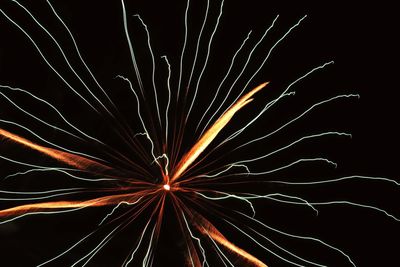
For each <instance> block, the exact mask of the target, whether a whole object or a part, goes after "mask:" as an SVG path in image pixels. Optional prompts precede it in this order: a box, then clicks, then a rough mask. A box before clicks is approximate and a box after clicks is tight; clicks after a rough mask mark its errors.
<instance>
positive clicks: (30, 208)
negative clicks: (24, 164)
mask: <svg viewBox="0 0 400 267" xmlns="http://www.w3.org/2000/svg"><path fill="white" fill-rule="evenodd" d="M137 194H139V193H137ZM143 194H144V192H143ZM136 197H137V196H135V194H134V193H131V194H120V195H112V196H105V197H99V198H95V199H90V200H84V201H52V202H42V203H34V204H25V205H21V206H16V207H13V208H8V209H3V210H0V217H9V216H19V215H20V214H27V213H28V212H31V213H36V211H43V210H44V211H45V210H57V209H74V208H86V207H102V206H109V205H116V204H118V203H119V202H121V201H124V200H126V199H132V200H133V199H135V198H136Z"/></svg>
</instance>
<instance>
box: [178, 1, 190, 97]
mask: <svg viewBox="0 0 400 267" xmlns="http://www.w3.org/2000/svg"><path fill="white" fill-rule="evenodd" d="M189 5H190V0H187V3H186V9H185V19H184V25H185V26H184V28H185V30H184V31H185V33H184V37H183V45H182V52H181V55H180V59H179V78H178V87H177V90H176V102H178V101H179V95H180V92H181V90H182V88H181V83H182V72H183V58H184V55H185V52H186V45H187V38H188V36H187V35H188V12H189Z"/></svg>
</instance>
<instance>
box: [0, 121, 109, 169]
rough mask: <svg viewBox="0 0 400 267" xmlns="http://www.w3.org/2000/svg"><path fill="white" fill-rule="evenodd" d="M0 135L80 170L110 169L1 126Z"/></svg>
mask: <svg viewBox="0 0 400 267" xmlns="http://www.w3.org/2000/svg"><path fill="white" fill-rule="evenodd" d="M0 137H3V138H7V139H9V140H12V141H14V142H16V143H18V144H21V145H23V146H26V147H28V148H31V149H33V150H36V151H38V152H41V153H43V154H45V155H47V156H49V157H51V158H53V159H56V160H58V161H60V162H62V163H65V164H67V165H70V166H72V167H75V168H77V169H80V170H90V169H92V170H96V169H97V170H101V171H105V170H109V169H111V167H108V166H106V165H104V164H101V163H98V162H96V161H93V160H90V159H87V158H84V157H82V156H78V155H74V154H71V153H68V152H64V151H61V150H57V149H54V148H48V147H44V146H41V145H38V144H35V143H33V142H31V141H29V140H27V139H25V138H22V137H20V136H18V135H16V134H12V133H10V132H8V131H6V130H3V129H1V128H0Z"/></svg>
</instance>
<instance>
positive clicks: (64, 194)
mask: <svg viewBox="0 0 400 267" xmlns="http://www.w3.org/2000/svg"><path fill="white" fill-rule="evenodd" d="M87 191H88V190H81V191H73V192H64V193H58V194H53V195H48V196H40V197H38V196H36V197H24V198H18V197H11V198H4V197H0V201H32V200H42V199H48V198H55V197H60V196H68V195H74V194H79V193H83V192H87ZM0 193H4V191H0ZM27 193H28V192H25V195H26V194H27ZM39 193H40V192H33V194H39ZM8 194H10V193H8ZM13 194H18V192H15V193H13ZM43 194H44V193H43Z"/></svg>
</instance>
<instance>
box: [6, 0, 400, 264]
mask: <svg viewBox="0 0 400 267" xmlns="http://www.w3.org/2000/svg"><path fill="white" fill-rule="evenodd" d="M129 4H131V3H129V2H128V1H123V0H122V1H121V2H119V3H118V6H117V8H115V10H112V11H110V13H112V12H114V11H115V12H116V15H115V19H116V20H117V21H118V22H119V24H117V25H118V26H117V27H116V29H114V30H113V31H109V33H111V32H113V33H112V35H111V36H109V35H106V36H107V37H106V38H105V39H103V40H102V41H103V42H106V47H108V48H109V47H111V46H114V47H117V48H118V49H116V50H120V51H121V52H120V51H115V52H112V53H110V54H107V55H104V54H101V55H96V56H93V58H90V59H86V53H84V52H83V51H84V50H88V48H87V47H85V49H83V48H82V47H81V46H80V45H78V43H79V40H80V39H81V38H76V36H75V34H76V33H75V32H76V31H74V30H73V29H76V28H77V27H78V26H77V25H76V24H73V22H72V21H71V22H70V21H66V18H65V17H66V16H65V15H64V14H63V13H64V11H61V10H63V9H61V6H62V5H63V4H62V3H57V4H55V3H54V5H53V3H52V2H51V1H42V3H35V4H32V3H28V2H27V3H25V2H22V1H9V3H8V4H5V5H4V6H0V8H1V9H0V12H1V15H2V18H3V19H2V24H7V25H10V26H12V27H10V31H11V29H12V30H13V31H14V32H17V34H18V36H19V37H15V38H16V39H15V40H24V46H28V45H27V44H28V43H30V46H29V47H32V48H33V50H34V51H35V53H34V54H35V56H34V59H33V60H35V61H38V59H40V60H41V62H42V64H41V65H40V64H39V63H38V65H40V66H39V67H38V68H40V70H42V69H43V71H44V72H46V71H45V70H46V69H47V70H50V72H51V75H52V76H51V78H50V76H49V77H44V78H43V79H42V85H43V86H44V87H49V85H51V86H54V87H52V88H48V89H47V90H43V91H38V90H34V89H32V88H29V87H30V84H29V83H28V84H24V83H23V82H22V81H21V84H1V85H0V97H1V101H2V102H1V103H2V107H6V108H4V109H3V108H2V117H0V122H1V126H0V138H1V141H2V143H1V153H0V159H1V161H2V164H3V165H2V166H4V167H2V173H1V174H2V177H1V178H2V181H1V187H0V197H1V198H0V200H1V204H2V206H1V210H0V219H1V221H0V225H1V227H8V228H4V229H6V230H7V232H12V229H13V227H21V225H22V226H23V225H24V224H30V225H31V226H29V227H28V228H27V229H32V228H35V227H36V225H37V227H38V229H44V228H43V226H42V227H40V225H42V224H46V221H47V222H50V223H47V227H49V228H48V229H49V231H54V233H55V234H57V236H56V237H52V236H51V234H46V235H45V236H46V237H44V238H45V239H48V240H50V237H52V238H53V240H56V241H54V242H56V243H57V246H52V247H51V248H48V247H47V248H46V252H47V253H48V254H47V255H44V254H43V250H42V251H41V252H40V253H35V252H34V251H33V252H32V254H35V255H34V256H32V258H33V260H32V261H29V263H28V264H29V265H35V266H86V265H90V266H110V265H112V266H114V265H115V266H119V265H123V266H153V265H156V266H166V265H168V266H170V265H174V266H183V265H187V266H281V265H283V266H327V265H331V264H333V263H332V262H334V263H335V264H336V262H338V263H337V264H338V265H341V266H342V265H346V266H356V264H357V262H356V261H355V260H354V259H353V257H352V255H351V253H348V252H347V251H346V250H345V249H343V248H341V247H340V246H337V245H335V244H334V243H331V242H328V241H325V240H323V239H322V238H319V237H315V236H313V235H309V234H296V233H295V232H296V231H294V230H293V231H292V230H283V229H290V228H289V227H280V225H281V224H282V222H284V223H286V224H287V225H288V226H291V225H293V222H292V221H293V219H294V218H296V216H299V215H300V216H302V217H303V216H304V217H306V218H305V219H304V218H296V223H295V224H300V225H304V224H308V223H314V225H315V221H314V222H312V221H313V220H315V218H318V216H319V212H320V209H323V207H325V206H336V205H341V206H350V207H352V208H353V209H355V210H358V209H361V210H363V212H369V213H371V214H374V215H373V216H381V218H382V220H392V221H394V222H396V223H397V221H399V220H400V219H399V216H398V215H396V213H395V212H391V211H390V210H387V209H382V208H381V207H380V205H375V204H374V201H373V200H371V199H368V198H367V199H364V198H363V197H359V198H357V197H356V198H354V197H349V195H346V194H343V197H342V198H341V194H334V192H337V190H340V191H341V192H343V191H346V190H347V188H348V185H349V184H356V185H357V186H358V185H360V187H362V186H364V184H365V183H370V184H372V185H373V186H375V185H379V186H380V185H384V186H387V187H389V190H387V191H385V192H388V193H391V192H394V191H395V190H398V189H397V186H398V185H399V183H398V182H397V181H396V180H393V179H389V178H384V177H371V176H362V175H344V176H337V174H336V176H333V171H334V168H332V167H336V163H335V162H334V161H332V160H331V159H330V158H328V157H325V156H321V154H320V153H321V149H320V148H319V147H318V149H316V147H315V145H311V144H315V142H316V140H319V142H321V143H324V142H323V140H324V139H327V138H329V139H330V140H333V141H332V142H336V141H338V140H341V139H344V138H349V137H351V134H350V133H347V132H344V131H343V132H342V131H337V130H335V129H332V128H330V123H326V121H328V120H329V119H328V115H326V116H325V115H323V116H321V115H319V116H315V114H316V113H317V114H320V113H323V112H325V111H326V110H327V108H326V107H328V108H329V107H332V104H334V103H342V105H343V107H344V104H343V102H349V101H354V100H356V99H358V98H359V95H358V94H352V93H346V94H343V93H339V94H337V95H330V96H328V97H327V96H326V94H325V95H324V94H321V95H319V94H315V95H313V96H312V97H310V96H307V99H301V101H300V100H299V99H298V98H297V99H296V97H297V95H296V96H295V91H297V90H298V88H299V87H300V88H301V87H304V84H306V85H307V86H308V84H307V83H308V82H309V80H310V78H311V77H315V76H316V77H318V75H322V74H321V73H323V72H324V71H325V68H328V67H330V66H331V65H332V64H333V61H326V62H319V63H318V64H315V65H312V66H311V67H309V68H308V69H306V70H304V67H303V71H301V72H299V71H296V73H295V74H293V73H290V74H289V73H288V74H287V76H288V77H290V78H291V79H289V81H288V79H287V78H285V79H282V78H280V76H279V75H274V74H273V73H274V71H273V70H272V68H273V66H274V62H276V61H277V60H278V59H277V58H276V56H275V54H276V53H277V50H279V49H280V48H281V47H282V49H283V48H284V47H286V46H288V43H290V42H289V41H288V40H287V39H289V38H291V36H292V35H298V34H299V33H298V31H299V27H301V26H302V23H304V21H305V20H306V16H299V17H298V18H297V19H296V20H294V21H291V22H290V23H291V24H288V23H289V22H287V21H285V20H283V22H282V19H280V17H279V16H275V17H270V18H269V19H266V21H267V23H268V24H267V26H266V27H265V28H263V29H262V30H259V31H254V32H253V31H251V30H247V31H243V33H244V34H242V29H241V30H238V32H240V33H241V35H240V34H237V33H235V34H234V36H232V35H229V34H225V35H224V32H225V31H226V30H225V29H226V28H227V27H226V26H227V25H225V24H226V23H225V22H224V14H225V13H224V4H225V3H224V1H203V3H197V2H196V3H194V1H193V2H191V1H187V3H186V5H182V6H183V7H185V9H183V10H181V15H180V16H176V17H178V18H179V19H178V20H179V22H177V25H180V26H179V27H180V29H181V30H180V35H179V37H177V40H176V42H174V45H175V47H174V49H175V50H178V51H179V52H178V53H176V52H175V53H170V50H172V49H166V50H163V49H162V48H160V47H161V45H159V43H160V42H159V41H158V40H153V38H155V36H157V34H152V33H153V30H154V27H153V26H154V25H150V24H147V20H146V19H145V18H146V14H144V15H137V14H135V13H133V14H132V13H131V11H130V10H132V9H133V7H131V6H129ZM58 5H60V7H58ZM126 5H128V6H126ZM64 7H68V5H66V6H64ZM159 8H160V9H161V10H162V7H159ZM35 10H40V11H41V12H35ZM156 15H157V14H156ZM112 17H113V18H114V16H112ZM169 17H171V16H169ZM172 17H174V16H172ZM228 17H229V16H228ZM237 18H240V17H237ZM88 19H89V18H88ZM226 20H228V19H226ZM226 20H225V21H226ZM160 21H161V19H160ZM228 21H229V20H228ZM90 23H91V22H88V24H89V25H90ZM70 24H72V25H73V26H70ZM50 25H51V26H50ZM92 26H94V25H92ZM101 30H103V29H101ZM160 34H161V33H160ZM14 35H15V33H14ZM15 36H16V35H15ZM83 38H85V37H84V36H83ZM224 38H226V39H225V40H224ZM26 40H27V42H26ZM228 40H229V41H228ZM98 43H99V41H97V42H93V44H94V45H97V44H98ZM168 43H171V42H168ZM227 43H229V45H228V47H227V45H226V44H227ZM157 44H158V45H157ZM103 45H104V44H103ZM160 51H162V52H160ZM165 51H166V52H165ZM30 52H32V51H30ZM164 54H166V56H165V55H164ZM110 55H111V56H110ZM93 62H94V63H95V64H93ZM96 62H97V63H98V64H97V63H96ZM221 62H223V64H222V63H221ZM275 64H276V63H275ZM97 65H103V66H104V65H107V68H103V69H102V68H97V67H96V66H97ZM121 66H122V67H121ZM269 66H271V67H269ZM307 66H308V64H307ZM105 69H107V70H110V69H111V70H112V72H111V74H109V73H106V71H105ZM280 71H282V69H281V70H280ZM35 73H38V72H36V71H35ZM266 73H268V74H266ZM322 77H323V76H322ZM269 81H270V83H269ZM1 82H3V81H1ZM60 88H61V89H60ZM288 107H289V109H290V110H289V111H290V112H287V109H288ZM282 109H284V110H283V111H282ZM279 112H281V113H282V114H280V113H279ZM277 115H278V119H276V117H277ZM310 117H311V118H312V123H311V124H310V123H307V124H305V123H304V121H305V119H306V118H309V119H310ZM266 125H268V126H266ZM318 129H319V130H318ZM318 144H319V143H318ZM319 146H320V145H319ZM335 146H336V145H335ZM335 146H334V147H333V148H332V147H331V148H327V150H328V151H330V153H331V154H332V151H334V149H335ZM329 149H330V150H329ZM328 154H329V153H328ZM333 155H334V154H333ZM325 168H326V169H327V170H326V171H325V173H326V177H323V178H320V176H319V175H320V173H321V170H322V169H324V170H325ZM329 176H330V177H331V178H329ZM327 177H328V178H327ZM388 185H389V186H388ZM350 194H351V193H350ZM397 194H398V193H396V192H394V193H393V195H394V196H395V195H397ZM330 196H332V197H331V198H329V197H330ZM286 213H290V214H291V215H290V216H289V215H286ZM335 214H338V213H335ZM317 215H318V216H317ZM335 216H336V215H335ZM276 217H281V220H280V221H276V219H275V218H276ZM60 218H62V220H63V221H64V222H62V223H59V227H58V226H51V227H50V225H51V224H54V223H55V222H57V221H58V220H61V219H60ZM54 220H57V221H54ZM276 222H279V224H276ZM32 225H33V226H32ZM71 225H72V228H73V229H76V228H79V229H81V230H79V233H76V232H74V233H72V232H67V233H61V232H65V231H66V230H65V229H71ZM276 225H278V226H276ZM61 229H62V230H61ZM45 230H47V229H45ZM303 230H304V229H303ZM80 231H82V232H83V233H84V234H82V232H80ZM300 232H301V231H300ZM14 236H15V235H14ZM28 236H29V235H28ZM11 238H13V236H11ZM21 240H22V239H21ZM36 240H37V239H36ZM47 242H48V241H47ZM58 243H60V246H58ZM61 244H62V245H61ZM121 244H122V245H121ZM38 251H39V250H38ZM51 253H52V254H51ZM49 254H51V255H49ZM319 254H320V255H319ZM326 258H328V259H326ZM21 262H28V261H21Z"/></svg>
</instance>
